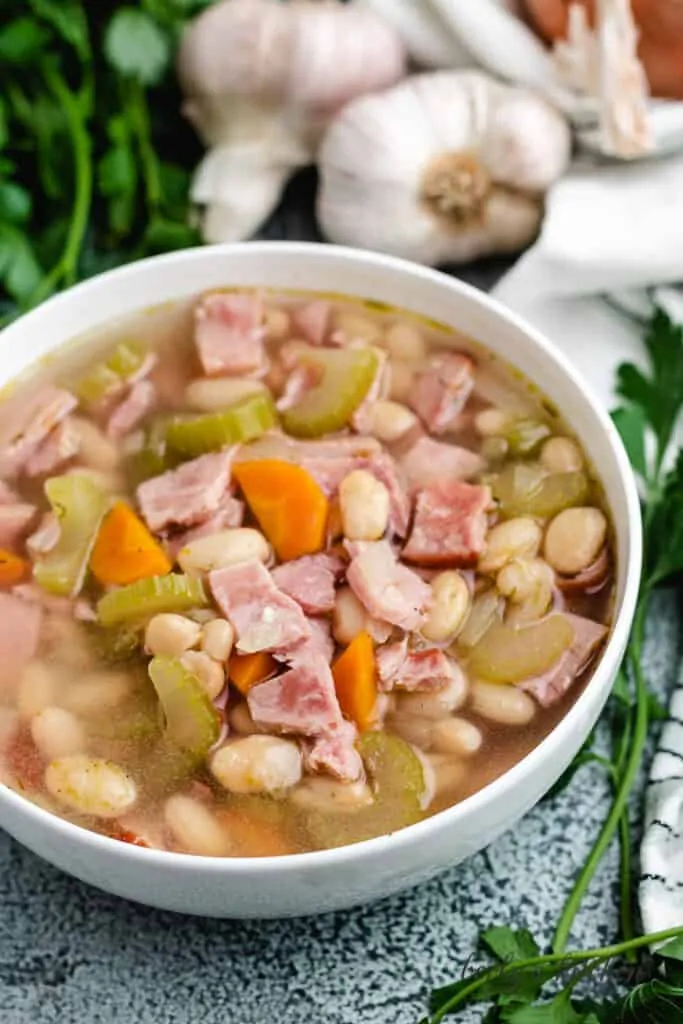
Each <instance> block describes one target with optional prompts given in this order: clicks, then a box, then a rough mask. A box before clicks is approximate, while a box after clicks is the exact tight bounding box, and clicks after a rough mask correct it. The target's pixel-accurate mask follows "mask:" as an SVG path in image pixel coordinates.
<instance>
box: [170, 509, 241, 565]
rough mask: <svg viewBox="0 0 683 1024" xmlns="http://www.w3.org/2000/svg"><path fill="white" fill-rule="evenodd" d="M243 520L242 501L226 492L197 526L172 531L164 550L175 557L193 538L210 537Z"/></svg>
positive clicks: (237, 525)
mask: <svg viewBox="0 0 683 1024" xmlns="http://www.w3.org/2000/svg"><path fill="white" fill-rule="evenodd" d="M243 521H244V502H243V501H240V500H239V498H233V496H232V494H226V496H225V497H224V498H223V500H222V502H221V507H220V508H219V509H218V511H217V512H214V513H213V515H211V516H209V518H208V519H205V520H204V522H203V523H200V524H199V526H193V527H191V528H190V529H189V530H182V531H181V532H180V533H174V534H173V536H172V537H169V539H168V540H167V541H166V550H167V552H168V554H169V555H170V556H171V557H172V558H176V557H177V555H178V552H179V551H181V550H182V549H183V548H184V547H187V545H188V544H191V543H192V541H193V540H200V539H201V538H202V537H210V536H211V534H212V533H219V531H221V530H232V529H235V528H236V527H239V526H241V525H242V523H243Z"/></svg>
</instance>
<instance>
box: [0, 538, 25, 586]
mask: <svg viewBox="0 0 683 1024" xmlns="http://www.w3.org/2000/svg"><path fill="white" fill-rule="evenodd" d="M29 568H30V566H29V563H28V562H27V561H26V559H25V558H20V557H19V555H15V554H14V553H13V552H12V551H6V550H5V549H4V548H0V588H2V589H5V588H7V587H13V586H14V584H15V583H21V581H22V580H23V579H26V577H27V576H28V574H29Z"/></svg>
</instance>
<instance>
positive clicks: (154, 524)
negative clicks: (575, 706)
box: [0, 290, 614, 856]
mask: <svg viewBox="0 0 683 1024" xmlns="http://www.w3.org/2000/svg"><path fill="white" fill-rule="evenodd" d="M0 477H1V479H0V548H1V549H2V550H0V648H1V649H0V777H1V778H2V781H4V782H5V783H6V784H7V785H9V786H11V787H13V788H14V789H16V790H18V791H20V792H21V793H23V794H24V795H25V796H26V797H28V798H29V799H30V800H33V801H35V802H36V803H38V804H40V805H41V806H43V807H45V808H47V809H49V810H51V811H52V812H54V813H55V814H58V815H61V816H62V817H65V818H67V819H69V820H70V821H72V822H75V823H76V824H79V825H81V826H83V827H85V828H90V829H93V830H95V831H98V832H103V833H105V834H106V835H109V836H112V837H114V838H117V839H120V840H122V841H126V842H131V843H136V844H138V845H140V846H148V847H153V848H158V849H167V850H178V851H183V852H188V853H195V854H203V855H209V856H269V855H278V854H285V853H296V852H304V851H309V850H315V849H322V848H326V847H332V846H338V845H341V844H344V843H351V842H357V841H359V840H362V839H366V838H369V837H372V836H376V835H380V834H383V833H388V832H393V831H395V830H396V829H399V828H402V827H404V826H406V825H409V824H411V823H414V822H416V821H418V820H420V819H421V818H423V817H424V816H426V815H429V814H431V813H434V812H435V811H438V810H440V809H442V808H444V807H446V806H449V805H451V804H453V803H456V802H458V801H460V800H462V799H463V798H464V797H466V796H468V795H470V794H472V793H474V792H476V791H477V790H479V789H481V787H482V786H484V785H486V784H487V783H488V782H490V781H491V780H493V779H495V778H496V777H498V776H499V775H501V774H502V773H503V772H504V771H506V770H507V769H508V768H509V767H510V766H511V765H513V764H514V763H516V762H517V761H519V760H520V759H521V758H522V757H523V756H524V755H525V754H527V753H528V752H529V750H531V749H532V748H533V747H534V746H535V745H536V744H537V743H538V742H539V741H540V740H541V739H542V738H543V737H544V736H545V735H546V734H547V733H548V732H549V731H550V730H551V729H552V728H553V726H554V725H555V724H556V723H557V721H558V720H559V719H560V718H561V716H562V715H563V714H565V713H566V711H567V709H568V707H569V706H570V704H571V702H572V701H573V700H574V699H575V698H576V696H577V694H578V693H579V692H580V689H581V686H582V683H583V682H584V681H585V678H586V675H587V672H588V671H589V670H590V667H591V665H592V664H593V663H594V660H595V658H596V657H597V656H598V654H599V651H600V649H601V647H602V645H603V643H604V640H605V638H606V635H607V632H608V626H609V620H610V614H611V606H612V595H613V587H612V579H613V568H614V566H613V552H612V544H611V530H610V524H609V520H608V515H607V511H606V509H605V507H604V502H603V498H602V493H601V490H600V487H599V484H598V482H597V481H596V479H595V478H594V476H593V475H592V472H591V468H590V465H589V463H588V460H587V458H586V454H585V453H584V452H582V451H581V448H580V446H579V445H578V443H577V442H576V440H575V439H574V438H573V436H572V434H571V429H570V427H569V425H567V424H564V423H563V422H562V421H561V420H560V419H559V418H558V416H557V415H556V413H555V411H554V410H553V409H552V408H551V407H550V406H549V404H548V403H547V402H546V401H544V399H543V396H541V395H539V394H538V393H537V392H535V391H534V389H533V388H531V387H530V386H529V385H528V384H527V382H526V381H524V380H523V379H522V378H521V377H520V375H519V374H518V373H516V372H514V371H512V370H511V369H510V368H509V367H506V366H505V365H503V364H502V363H501V361H500V360H498V359H496V358H495V357H494V356H492V355H491V354H490V353H488V352H487V350H486V349H485V348H484V347H482V346H480V345H478V344H475V343H473V342H471V341H469V340H468V339H465V338H463V337H460V336H458V335H457V334H456V333H455V332H453V331H450V330H448V329H445V328H443V327H440V326H439V325H436V324H431V323H427V322H424V321H420V320H418V319H417V318H415V317H412V316H411V315H409V314H407V313H403V312H401V311H400V310H394V309H388V308H385V307H378V306H377V305H376V304H373V303H369V302H368V303H363V302H359V301H350V300H347V299H342V298H338V297H327V296H316V295H304V294H296V295H294V294H292V295H279V294H261V293H259V294H256V293H252V292H238V291H230V290H226V291H221V292H215V293H212V294H207V295H204V296H201V297H198V298H197V299H196V300H193V301H192V302H186V303H183V304H178V305H176V306H173V307H165V308H163V309H159V310H156V311H152V312H149V313H144V314H140V315H139V316H137V317H135V318H134V319H132V320H130V321H127V322H125V323H119V324H117V325H114V327H112V328H111V329H109V330H108V331H106V332H102V333H101V334H100V335H99V336H98V337H97V338H93V339H86V340H85V341H84V340H82V339H81V340H80V341H79V344H78V345H77V346H73V347H72V348H71V349H67V350H65V351H63V352H61V353H59V354H58V355H57V357H56V358H54V359H53V360H51V362H50V364H49V365H47V366H43V367H41V368H40V370H38V371H36V372H35V373H34V374H33V376H32V377H31V378H30V379H27V380H24V381H21V382H19V383H18V384H17V385H15V386H14V387H13V389H12V392H11V394H9V395H8V396H7V397H6V399H5V400H4V402H3V404H2V406H1V407H0Z"/></svg>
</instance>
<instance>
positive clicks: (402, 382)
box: [389, 359, 416, 402]
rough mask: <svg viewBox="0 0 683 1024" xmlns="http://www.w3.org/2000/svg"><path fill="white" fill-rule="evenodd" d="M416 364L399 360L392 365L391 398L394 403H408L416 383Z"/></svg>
mask: <svg viewBox="0 0 683 1024" xmlns="http://www.w3.org/2000/svg"><path fill="white" fill-rule="evenodd" d="M415 372H416V370H415V364H414V363H404V362H403V361H401V360H399V359H397V360H395V361H394V362H392V363H391V379H390V382H389V397H390V398H391V399H392V401H394V402H406V401H407V400H408V398H409V397H410V392H411V390H412V387H413V384H414V382H415Z"/></svg>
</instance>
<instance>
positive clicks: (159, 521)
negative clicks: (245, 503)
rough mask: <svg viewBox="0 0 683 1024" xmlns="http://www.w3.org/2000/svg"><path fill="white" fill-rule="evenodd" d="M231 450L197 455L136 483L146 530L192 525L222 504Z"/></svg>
mask: <svg viewBox="0 0 683 1024" xmlns="http://www.w3.org/2000/svg"><path fill="white" fill-rule="evenodd" d="M231 463H232V452H230V451H226V452H217V453H216V454H215V455H200V457H199V458H198V459H193V460H192V461H191V462H185V463H184V464H183V465H182V466H179V467H178V469H173V470H170V471H169V472H167V473H162V474H161V476H155V477H152V479H151V480H145V482H144V483H142V484H140V486H139V487H138V490H137V498H138V504H139V505H140V511H141V512H142V515H143V517H144V519H145V522H146V523H147V525H148V526H149V528H150V530H154V531H160V530H165V529H166V528H167V527H169V526H192V525H194V524H196V523H201V522H203V521H204V520H206V519H208V518H209V516H212V515H213V514H214V512H217V511H218V509H219V508H220V507H221V506H222V504H223V501H224V500H225V497H226V494H227V490H228V486H229V484H230V466H231Z"/></svg>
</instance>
